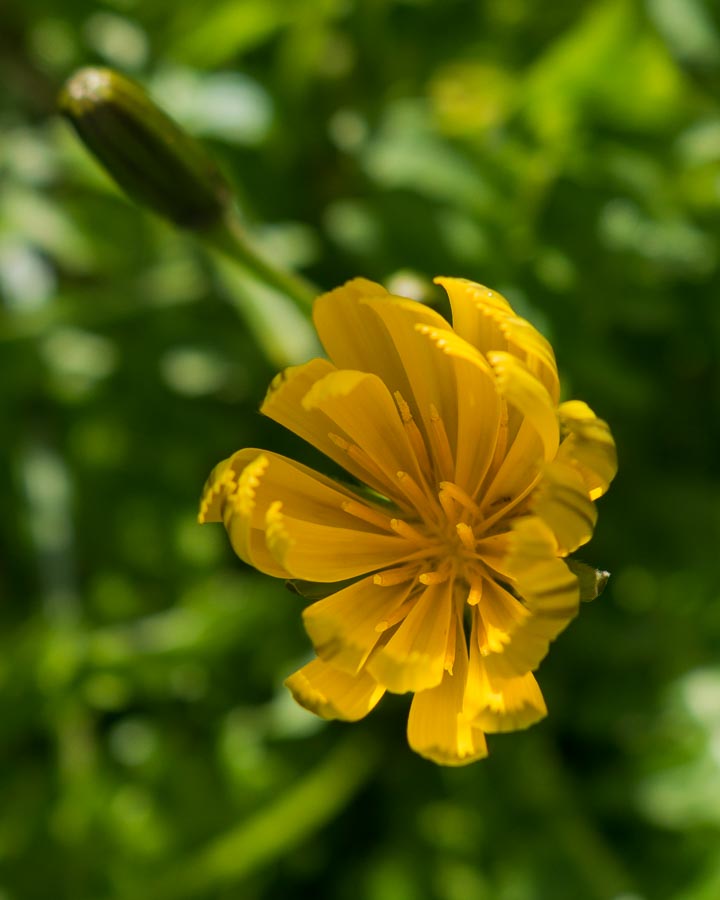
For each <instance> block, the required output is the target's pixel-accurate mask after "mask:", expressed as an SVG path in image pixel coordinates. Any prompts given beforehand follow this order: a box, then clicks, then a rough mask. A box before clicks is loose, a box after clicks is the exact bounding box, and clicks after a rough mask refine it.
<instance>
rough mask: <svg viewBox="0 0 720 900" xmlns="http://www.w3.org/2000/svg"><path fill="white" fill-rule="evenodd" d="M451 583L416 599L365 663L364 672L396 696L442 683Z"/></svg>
mask: <svg viewBox="0 0 720 900" xmlns="http://www.w3.org/2000/svg"><path fill="white" fill-rule="evenodd" d="M451 601H452V583H451V582H450V581H446V582H443V583H442V584H433V585H430V586H429V587H427V588H425V590H424V591H423V592H422V593H421V594H420V595H419V597H418V599H417V601H416V603H415V605H414V606H413V608H412V609H411V610H410V612H409V613H408V614H407V616H406V617H405V620H404V621H403V622H402V623H401V624H400V626H399V628H398V629H397V631H396V632H395V633H394V634H393V636H392V637H391V638H390V640H389V641H388V642H387V644H385V645H384V646H383V647H380V648H379V649H378V650H376V651H375V652H374V653H373V654H372V655H371V656H370V659H369V660H368V663H367V667H366V668H367V670H368V672H369V673H370V674H371V675H372V676H373V677H374V678H376V679H377V680H378V681H379V682H380V684H382V685H384V686H385V687H386V688H387V689H388V690H389V691H392V692H393V693H395V694H403V693H405V692H406V691H423V690H425V689H426V688H431V687H435V685H437V684H440V682H441V680H442V674H443V667H444V664H445V656H446V653H447V646H448V635H449V632H450V616H451V613H452V602H451Z"/></svg>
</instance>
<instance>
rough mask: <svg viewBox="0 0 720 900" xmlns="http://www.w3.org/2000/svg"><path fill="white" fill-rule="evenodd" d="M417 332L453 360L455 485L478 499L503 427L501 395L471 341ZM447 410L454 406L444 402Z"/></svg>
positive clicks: (435, 330) (424, 329)
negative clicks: (455, 428)
mask: <svg viewBox="0 0 720 900" xmlns="http://www.w3.org/2000/svg"><path fill="white" fill-rule="evenodd" d="M417 331H418V332H419V333H420V334H421V335H423V336H425V337H426V338H427V339H428V340H430V341H431V342H432V343H433V344H434V345H435V346H436V347H437V349H438V351H439V352H440V353H442V354H444V355H445V356H447V357H449V363H450V365H451V367H452V370H453V372H454V376H455V384H454V388H453V390H454V401H455V407H456V410H455V412H454V413H453V414H452V416H449V417H448V418H449V419H450V420H451V421H453V420H454V421H456V422H457V432H456V434H451V435H448V436H449V438H450V444H451V449H452V450H453V455H454V459H455V474H454V482H455V484H457V485H459V486H460V487H461V488H462V489H463V490H464V491H465V492H466V493H467V494H468V495H469V496H470V497H474V496H475V495H476V494H477V491H478V489H479V487H480V485H481V484H482V482H483V479H484V478H485V476H486V475H487V473H488V470H489V468H490V465H491V463H492V460H493V455H494V452H495V445H496V442H497V437H498V430H499V427H500V396H499V394H498V392H497V389H496V387H495V378H494V375H493V373H492V370H491V369H490V366H489V365H488V363H487V361H486V360H485V358H484V357H483V356H482V355H481V354H480V353H479V352H478V351H477V350H476V349H475V348H474V347H472V346H471V345H470V344H469V343H468V342H467V341H464V340H462V338H460V337H458V335H456V334H455V333H454V332H453V331H449V330H448V329H446V328H443V329H440V328H431V327H430V326H428V325H421V326H418V328H417ZM444 403H445V406H444V408H445V409H447V407H448V406H449V405H450V402H449V398H447V399H444Z"/></svg>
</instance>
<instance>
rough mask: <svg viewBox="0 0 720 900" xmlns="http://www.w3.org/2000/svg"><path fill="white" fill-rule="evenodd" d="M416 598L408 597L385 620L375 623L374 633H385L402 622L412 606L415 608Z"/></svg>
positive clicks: (415, 596)
mask: <svg viewBox="0 0 720 900" xmlns="http://www.w3.org/2000/svg"><path fill="white" fill-rule="evenodd" d="M417 598H418V595H417V594H415V595H414V596H411V597H408V599H407V600H406V601H405V602H404V603H401V604H400V606H398V608H397V609H396V610H393V612H391V613H390V615H389V616H388V617H387V619H383V620H382V621H380V622H378V623H377V625H376V626H375V631H377V632H378V633H380V634H382V632H383V631H387V630H388V628H392V627H393V625H397V623H398V622H402V620H403V619H404V618H405V616H406V615H407V614H408V613H409V612H410V610H411V609H412V608H413V606H415V603H416V602H417Z"/></svg>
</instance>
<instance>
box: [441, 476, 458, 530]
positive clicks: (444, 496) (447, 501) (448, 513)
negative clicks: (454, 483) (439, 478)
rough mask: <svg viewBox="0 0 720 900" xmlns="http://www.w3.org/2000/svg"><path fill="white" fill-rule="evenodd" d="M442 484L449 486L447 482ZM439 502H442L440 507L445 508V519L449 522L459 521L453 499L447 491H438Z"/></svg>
mask: <svg viewBox="0 0 720 900" xmlns="http://www.w3.org/2000/svg"><path fill="white" fill-rule="evenodd" d="M441 483H442V484H447V482H445V481H443V482H441ZM438 500H439V501H440V506H442V508H443V512H444V513H445V518H446V519H447V521H448V522H454V521H455V519H457V514H456V512H455V503H454V501H453V498H452V497H451V496H450V494H449V493H448V492H447V491H438Z"/></svg>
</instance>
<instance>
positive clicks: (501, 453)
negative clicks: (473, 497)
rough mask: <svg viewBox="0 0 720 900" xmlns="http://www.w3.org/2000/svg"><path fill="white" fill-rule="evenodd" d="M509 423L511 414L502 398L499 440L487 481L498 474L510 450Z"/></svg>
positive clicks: (496, 442)
mask: <svg viewBox="0 0 720 900" xmlns="http://www.w3.org/2000/svg"><path fill="white" fill-rule="evenodd" d="M508 423H509V413H508V407H507V402H506V400H505V398H504V397H501V398H500V423H499V425H498V433H497V438H496V440H495V452H494V453H493V458H492V462H491V463H490V468H489V469H488V475H487V476H486V479H485V480H486V481H487V480H488V478H489V477H492V474H491V473H495V472H497V470H498V468H499V467H500V464H501V463H502V461H503V459H505V454H506V453H507V450H508Z"/></svg>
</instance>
